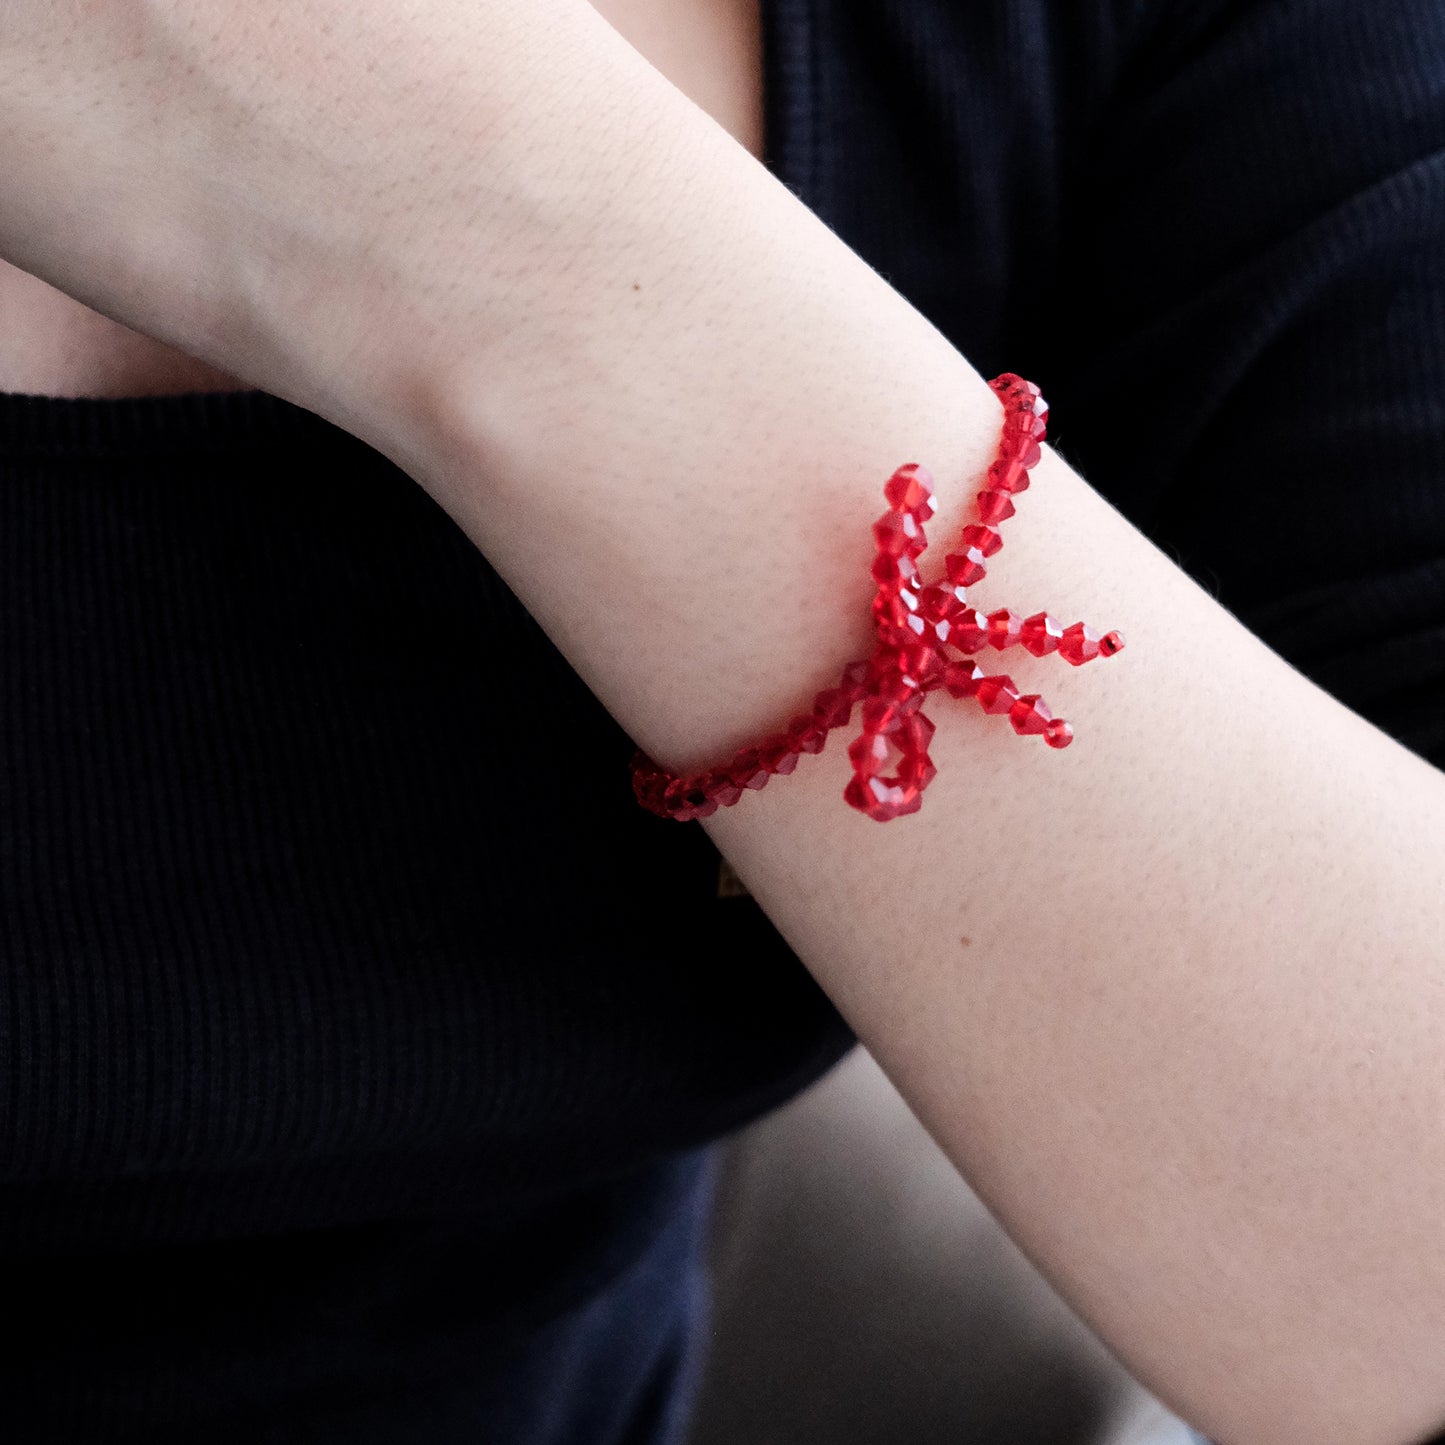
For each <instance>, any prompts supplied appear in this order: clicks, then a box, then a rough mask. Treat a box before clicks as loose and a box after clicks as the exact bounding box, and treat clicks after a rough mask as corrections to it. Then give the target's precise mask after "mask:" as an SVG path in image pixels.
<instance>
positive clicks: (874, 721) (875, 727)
mask: <svg viewBox="0 0 1445 1445" xmlns="http://www.w3.org/2000/svg"><path fill="white" fill-rule="evenodd" d="M906 716H907V713H906V712H905V711H904V710H903V709H902V708H900V707H899V705H898V704H897V703H895V702H890V701H888V700H887V699H885V698H876V697H870V698H869V699H868V701H867V702H865V703H864V704H863V731H864V732H865V733H891V732H896V731H897V730H898V729H899V728H900V727H902V726H903V720H904V718H905V717H906Z"/></svg>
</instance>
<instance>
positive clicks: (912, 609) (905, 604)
mask: <svg viewBox="0 0 1445 1445" xmlns="http://www.w3.org/2000/svg"><path fill="white" fill-rule="evenodd" d="M873 620H874V622H875V623H876V624H877V625H878V626H879V627H888V628H893V629H895V630H899V631H906V632H911V633H913V634H914V636H918V635H920V634H921V633H922V632H923V630H924V628H923V619H922V618H921V617H919V616H918V593H917V592H916V591H915V590H914V589H913V588H911V587H900V588H899V589H898V590H897V591H896V592H891V591H888V592H880V593H879V594H878V595H877V596H876V597H875V598H874V599H873Z"/></svg>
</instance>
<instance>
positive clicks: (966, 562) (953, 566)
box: [943, 547, 988, 587]
mask: <svg viewBox="0 0 1445 1445" xmlns="http://www.w3.org/2000/svg"><path fill="white" fill-rule="evenodd" d="M943 565H944V568H945V569H946V570H947V572H948V580H949V581H950V582H952V583H953V585H954V586H955V587H970V586H972V585H973V583H975V582H982V581H983V579H984V577H985V575H986V574H987V571H988V569H987V568H986V567H985V566H984V565H983V553H982V552H981V551H979V549H978V548H977V547H969V548H968V549H967V550H966V551H963V552H950V553H949V554H948V556H947V557H945V558H944V559H943Z"/></svg>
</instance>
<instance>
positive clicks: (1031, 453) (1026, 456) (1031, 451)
mask: <svg viewBox="0 0 1445 1445" xmlns="http://www.w3.org/2000/svg"><path fill="white" fill-rule="evenodd" d="M1043 454H1044V451H1043V448H1042V447H1041V446H1040V445H1039V444H1038V441H1037V440H1036V439H1035V438H1034V437H1028V438H1027V439H1021V440H1020V443H1019V449H1018V453H1017V455H1018V459H1019V461H1021V462H1022V463H1023V464H1024V466H1026V467H1032V466H1034V465H1036V464H1037V462H1038V460H1039V458H1040V457H1041V456H1043ZM1014 490H1015V491H1018V490H1020V489H1019V488H1017V487H1016V488H1015V489H1014Z"/></svg>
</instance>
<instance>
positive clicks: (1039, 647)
mask: <svg viewBox="0 0 1445 1445" xmlns="http://www.w3.org/2000/svg"><path fill="white" fill-rule="evenodd" d="M1063 636H1064V624H1063V623H1062V622H1057V621H1055V620H1054V618H1052V617H1050V616H1049V614H1048V613H1047V612H1035V613H1034V615H1033V616H1032V617H1030V618H1029V619H1028V620H1027V621H1026V622H1025V623H1024V627H1023V631H1022V632H1021V633H1020V634H1019V641H1020V642H1022V643H1023V645H1024V646H1025V647H1026V648H1028V650H1029V651H1030V652H1032V653H1033V655H1034V656H1035V657H1043V656H1044V655H1045V654H1046V653H1050V652H1056V651H1058V646H1059V643H1060V642H1061V641H1062V639H1063Z"/></svg>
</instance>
